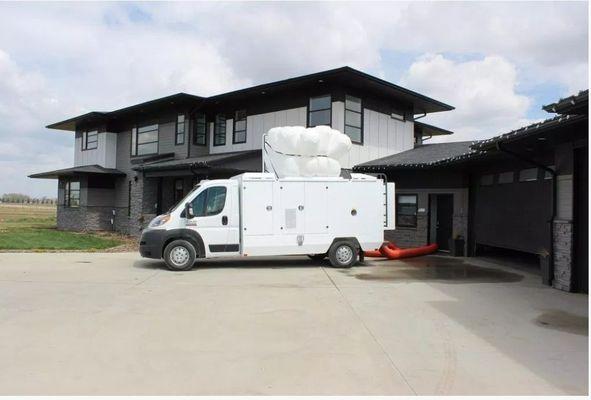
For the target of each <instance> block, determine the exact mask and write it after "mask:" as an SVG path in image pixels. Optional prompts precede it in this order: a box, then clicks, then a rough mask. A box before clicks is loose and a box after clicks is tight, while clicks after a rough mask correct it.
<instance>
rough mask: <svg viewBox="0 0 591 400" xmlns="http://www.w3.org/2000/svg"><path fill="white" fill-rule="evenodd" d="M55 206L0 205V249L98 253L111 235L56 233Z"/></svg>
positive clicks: (115, 240) (114, 239)
mask: <svg viewBox="0 0 591 400" xmlns="http://www.w3.org/2000/svg"><path fill="white" fill-rule="evenodd" d="M55 214H56V208H55V206H42V205H17V204H0V250H87V251H93V250H102V249H108V248H110V247H115V246H118V245H120V244H122V240H120V239H119V238H117V237H115V236H112V235H111V236H106V235H104V234H102V235H101V234H93V233H76V232H66V231H58V230H57V229H56V228H55V224H56V222H55Z"/></svg>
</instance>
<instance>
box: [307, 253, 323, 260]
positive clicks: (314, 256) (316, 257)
mask: <svg viewBox="0 0 591 400" xmlns="http://www.w3.org/2000/svg"><path fill="white" fill-rule="evenodd" d="M308 257H309V258H310V260H312V261H322V260H324V259H325V258H326V253H323V254H308Z"/></svg>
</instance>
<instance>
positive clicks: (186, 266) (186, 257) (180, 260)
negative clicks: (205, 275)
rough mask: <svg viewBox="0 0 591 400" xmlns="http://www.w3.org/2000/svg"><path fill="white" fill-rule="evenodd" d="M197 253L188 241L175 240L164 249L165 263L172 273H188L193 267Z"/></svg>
mask: <svg viewBox="0 0 591 400" xmlns="http://www.w3.org/2000/svg"><path fill="white" fill-rule="evenodd" d="M196 257H197V253H196V252H195V247H194V246H193V245H192V244H191V242H188V241H186V240H182V239H179V240H173V241H172V242H170V243H169V244H168V245H167V246H166V248H165V249H164V262H165V263H166V266H167V267H168V269H170V270H171V271H188V270H190V269H191V268H192V267H193V264H194V263H195V258H196Z"/></svg>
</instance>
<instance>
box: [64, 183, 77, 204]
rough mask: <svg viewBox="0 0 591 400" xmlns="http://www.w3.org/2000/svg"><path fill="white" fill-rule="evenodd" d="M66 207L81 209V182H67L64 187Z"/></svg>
mask: <svg viewBox="0 0 591 400" xmlns="http://www.w3.org/2000/svg"><path fill="white" fill-rule="evenodd" d="M64 206H66V207H79V206H80V182H79V181H67V182H66V186H65V187H64Z"/></svg>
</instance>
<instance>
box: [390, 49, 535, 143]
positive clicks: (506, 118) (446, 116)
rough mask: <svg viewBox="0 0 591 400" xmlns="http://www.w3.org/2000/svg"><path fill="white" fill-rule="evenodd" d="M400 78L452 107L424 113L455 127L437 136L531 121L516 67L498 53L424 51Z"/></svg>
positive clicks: (477, 135)
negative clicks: (472, 55) (469, 56)
mask: <svg viewBox="0 0 591 400" xmlns="http://www.w3.org/2000/svg"><path fill="white" fill-rule="evenodd" d="M401 84H402V85H403V86H405V87H408V88H411V89H413V90H416V91H418V92H420V93H428V94H429V95H430V96H432V97H434V98H436V99H439V100H441V101H444V102H446V103H448V104H451V105H453V106H454V107H456V110H454V111H451V112H444V113H439V114H431V115H429V116H427V117H426V118H425V122H432V123H434V124H436V125H439V126H441V127H444V128H447V129H451V130H453V131H454V132H455V134H454V135H452V136H444V137H441V138H438V139H440V140H441V141H457V140H474V139H483V138H487V137H491V136H494V135H497V134H499V133H503V132H505V131H508V130H510V129H511V128H517V127H519V126H523V125H525V124H527V123H529V122H530V121H529V120H527V118H526V112H527V110H528V108H529V107H530V100H529V99H528V98H527V97H526V96H523V95H519V94H518V93H516V86H517V71H516V68H515V66H514V65H512V64H511V63H509V62H508V61H507V60H505V59H504V58H502V57H499V56H489V57H485V58H483V59H481V60H477V61H467V62H454V61H452V60H449V59H446V58H445V57H443V56H442V55H433V54H427V55H424V56H422V57H421V58H420V59H419V60H418V61H416V62H415V63H413V64H412V65H411V66H410V68H409V70H408V72H407V74H406V75H405V76H404V77H403V78H402V81H401Z"/></svg>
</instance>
